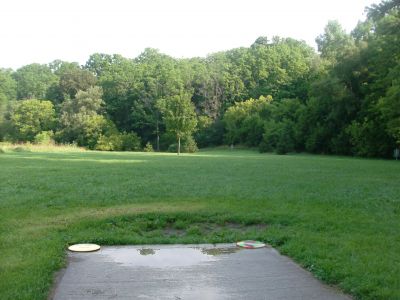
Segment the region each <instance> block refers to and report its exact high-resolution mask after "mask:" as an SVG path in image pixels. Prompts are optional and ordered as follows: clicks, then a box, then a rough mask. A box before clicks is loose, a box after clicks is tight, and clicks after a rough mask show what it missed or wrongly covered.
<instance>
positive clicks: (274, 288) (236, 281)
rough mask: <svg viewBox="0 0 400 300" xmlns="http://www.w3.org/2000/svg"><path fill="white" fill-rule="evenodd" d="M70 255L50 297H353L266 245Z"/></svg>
mask: <svg viewBox="0 0 400 300" xmlns="http://www.w3.org/2000/svg"><path fill="white" fill-rule="evenodd" d="M68 261H69V262H68V267H67V269H66V270H65V271H64V272H61V273H60V275H59V279H58V282H57V284H56V286H55V289H54V292H53V294H52V296H51V299H56V300H66V299H74V300H76V299H85V300H86V299H88V300H89V299H325V300H329V299H332V300H333V299H335V300H336V299H351V298H350V297H348V296H346V295H344V294H342V293H340V292H339V291H337V290H336V289H334V288H331V287H328V286H326V285H324V284H322V283H321V282H319V281H318V280H317V279H315V278H314V277H312V275H311V274H310V273H309V272H307V271H305V270H304V269H302V268H300V267H299V266H298V265H297V264H295V263H294V262H293V261H292V260H290V259H289V258H287V257H285V256H282V255H280V254H279V253H278V252H277V251H276V250H274V249H273V248H268V247H267V248H261V249H242V248H238V247H236V246H235V245H234V244H217V245H146V246H121V247H102V248H101V250H100V251H98V252H92V253H72V252H69V253H68Z"/></svg>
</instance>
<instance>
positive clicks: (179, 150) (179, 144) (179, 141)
mask: <svg viewBox="0 0 400 300" xmlns="http://www.w3.org/2000/svg"><path fill="white" fill-rule="evenodd" d="M180 153H181V137H180V136H178V155H179V154H180Z"/></svg>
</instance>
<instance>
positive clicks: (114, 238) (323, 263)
mask: <svg viewBox="0 0 400 300" xmlns="http://www.w3.org/2000/svg"><path fill="white" fill-rule="evenodd" d="M0 171H1V172H0V211H1V219H0V298H1V299H46V297H47V295H48V292H49V290H50V289H51V285H52V280H53V276H54V274H55V272H56V271H57V270H59V269H60V268H61V267H63V266H64V264H65V253H66V252H65V251H66V247H67V246H68V245H70V244H72V243H84V242H93V243H98V244H101V245H135V244H165V243H192V244H193V243H215V242H235V241H237V240H239V239H258V240H261V241H265V242H267V243H269V244H271V245H273V246H274V247H276V248H277V249H278V250H279V251H280V252H281V253H283V254H285V255H288V256H290V257H291V258H293V259H294V260H295V261H297V262H299V263H300V264H301V265H303V266H304V267H305V268H307V269H308V270H310V271H311V272H312V273H313V274H314V275H315V276H316V277H317V278H320V279H322V280H323V281H325V282H327V283H330V284H333V285H337V286H338V287H340V288H341V289H342V290H343V291H345V292H347V293H349V294H351V295H353V296H355V298H360V299H399V298H400V276H399V274H400V234H399V228H400V218H399V217H400V199H399V195H400V185H399V182H400V178H399V174H400V163H398V162H396V161H384V160H367V159H355V158H346V157H333V156H330V157H329V156H313V155H284V156H279V155H272V154H259V153H257V152H252V151H246V150H234V151H229V150H209V151H202V152H199V153H197V154H183V155H181V156H179V157H178V156H177V155H176V154H162V153H132V152H131V153H127V152H126V153H122V152H114V153H108V152H95V151H88V152H70V153H62V152H59V153H57V152H56V153H44V152H41V153H40V152H18V153H17V152H14V153H13V152H7V153H0Z"/></svg>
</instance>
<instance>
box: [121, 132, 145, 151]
mask: <svg viewBox="0 0 400 300" xmlns="http://www.w3.org/2000/svg"><path fill="white" fill-rule="evenodd" d="M120 136H121V141H122V148H121V150H122V151H138V150H140V144H141V140H140V137H139V136H138V135H137V134H136V133H135V132H132V133H127V132H123V133H121V134H120Z"/></svg>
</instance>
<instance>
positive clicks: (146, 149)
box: [143, 142, 154, 152]
mask: <svg viewBox="0 0 400 300" xmlns="http://www.w3.org/2000/svg"><path fill="white" fill-rule="evenodd" d="M143 151H144V152H154V149H153V145H152V144H150V142H147V144H146V146H145V147H144V148H143Z"/></svg>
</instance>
